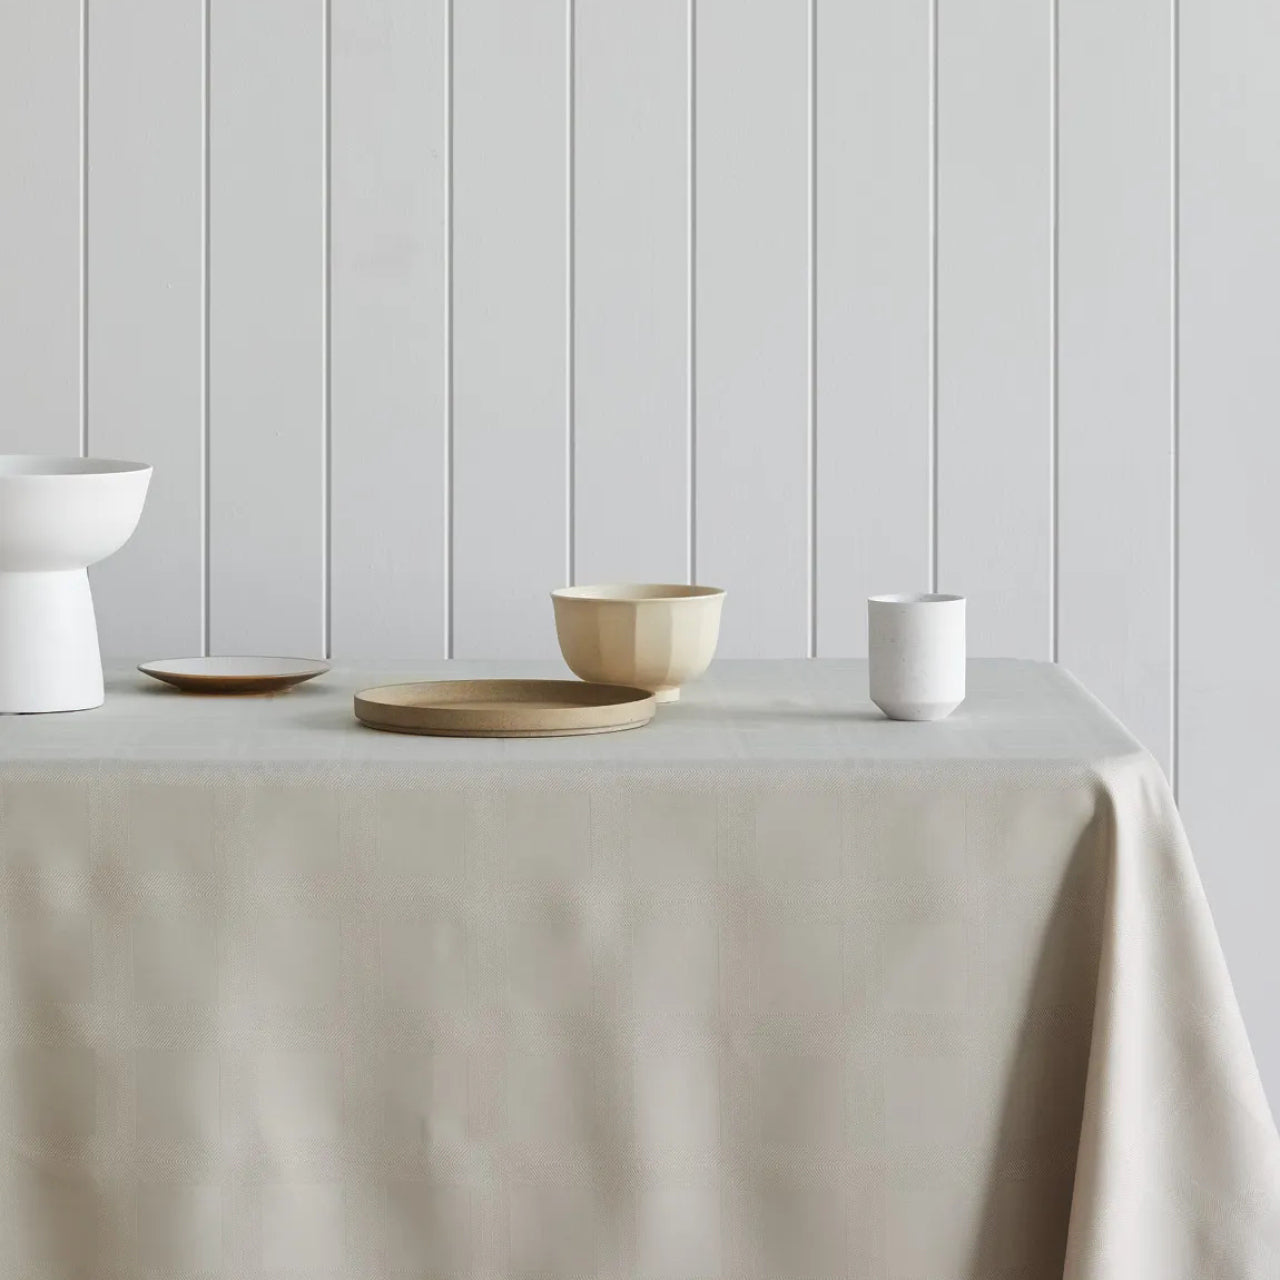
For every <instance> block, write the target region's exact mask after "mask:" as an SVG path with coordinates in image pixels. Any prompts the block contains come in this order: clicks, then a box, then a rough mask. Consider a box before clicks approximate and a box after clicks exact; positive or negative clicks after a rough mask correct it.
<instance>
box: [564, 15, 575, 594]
mask: <svg viewBox="0 0 1280 1280" xmlns="http://www.w3.org/2000/svg"><path fill="white" fill-rule="evenodd" d="M577 17H578V12H577V4H576V3H575V0H565V28H566V29H565V41H566V51H565V53H566V56H565V77H566V80H567V83H566V85H565V248H564V260H565V308H564V314H565V344H564V350H565V388H564V404H565V473H566V474H565V573H566V575H567V576H566V578H565V581H566V582H568V583H569V585H570V586H572V585H573V584H574V583H575V582H576V581H577V578H576V574H575V555H574V551H575V548H574V526H575V523H576V517H577V492H576V485H575V481H576V473H577V459H576V456H575V455H576V453H577V421H576V414H575V412H574V410H575V398H574V383H575V367H574V365H575V361H574V357H575V354H576V348H575V333H576V330H577V325H576V321H575V300H576V294H577V288H576V283H577V281H576V278H575V276H576V273H575V267H576V260H575V253H574V240H575V236H574V228H575V225H576V217H575V215H576V204H575V195H576V184H575V177H576V173H575V166H574V149H575V148H574V141H575V139H574V124H575V114H576V110H577V92H576V87H575V86H576V83H577V76H578V69H577V66H576V59H575V57H574V51H575V47H576V39H575V37H576V32H575V26H576V23H577Z"/></svg>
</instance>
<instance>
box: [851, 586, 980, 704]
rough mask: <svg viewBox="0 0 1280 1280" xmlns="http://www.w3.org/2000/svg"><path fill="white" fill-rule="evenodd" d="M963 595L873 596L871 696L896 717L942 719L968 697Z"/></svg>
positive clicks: (870, 608)
mask: <svg viewBox="0 0 1280 1280" xmlns="http://www.w3.org/2000/svg"><path fill="white" fill-rule="evenodd" d="M964 606H965V600H964V597H963V596H946V595H932V594H930V595H902V596H872V597H871V598H870V599H869V600H868V601H867V622H868V628H869V640H870V664H869V666H870V676H871V701H872V702H874V703H875V704H876V706H877V707H879V708H880V710H881V711H883V712H884V713H885V715H887V716H888V717H889V718H890V719H891V720H942V719H945V718H946V717H947V716H949V715H950V714H951V713H952V712H953V711H954V710H955V709H956V708H957V707H958V706H959V705H960V704H961V703H962V702H963V701H964V690H965V685H964V674H965V621H964V619H965V607H964Z"/></svg>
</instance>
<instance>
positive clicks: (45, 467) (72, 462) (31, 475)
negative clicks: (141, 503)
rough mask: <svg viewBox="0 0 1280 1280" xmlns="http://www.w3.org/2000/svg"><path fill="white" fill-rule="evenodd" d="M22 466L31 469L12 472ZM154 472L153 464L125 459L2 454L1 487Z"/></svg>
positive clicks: (0, 468) (70, 455)
mask: <svg viewBox="0 0 1280 1280" xmlns="http://www.w3.org/2000/svg"><path fill="white" fill-rule="evenodd" d="M14 463H16V464H18V465H19V466H21V467H24V468H29V469H24V470H17V471H10V470H8V469H7V468H8V466H10V465H12V464H14ZM151 470H152V466H151V463H149V462H129V461H127V460H126V459H124V458H95V457H92V456H91V457H83V456H76V455H74V454H58V453H0V483H3V482H5V481H11V480H93V479H100V478H101V477H103V476H120V475H137V474H138V473H140V472H149V471H151Z"/></svg>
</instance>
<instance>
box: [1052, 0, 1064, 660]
mask: <svg viewBox="0 0 1280 1280" xmlns="http://www.w3.org/2000/svg"><path fill="white" fill-rule="evenodd" d="M1059 19H1060V5H1059V0H1053V2H1052V4H1051V6H1050V26H1049V657H1050V659H1051V660H1052V661H1053V662H1057V661H1058V653H1059V648H1060V644H1061V635H1060V625H1061V624H1060V607H1061V575H1060V567H1061V551H1060V546H1059V539H1060V532H1061V528H1060V525H1061V522H1060V515H1059V512H1060V493H1059V461H1060V452H1061V423H1060V421H1059V395H1058V348H1059V341H1058V338H1059V300H1058V264H1059V253H1058V248H1059V237H1058V223H1059V181H1058V180H1059V155H1060V138H1059V133H1060V130H1059V127H1058V121H1059V115H1058V108H1059V39H1058V37H1059Z"/></svg>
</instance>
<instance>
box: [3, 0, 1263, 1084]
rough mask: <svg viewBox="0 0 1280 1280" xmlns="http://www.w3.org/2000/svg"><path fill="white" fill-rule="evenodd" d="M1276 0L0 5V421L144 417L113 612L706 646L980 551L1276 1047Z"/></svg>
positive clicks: (372, 640) (792, 624)
mask: <svg viewBox="0 0 1280 1280" xmlns="http://www.w3.org/2000/svg"><path fill="white" fill-rule="evenodd" d="M1277 64H1280V8H1278V7H1277V6H1276V5H1274V4H1273V3H1271V0H945V2H944V3H939V0H901V2H900V3H899V2H896V0H895V3H885V2H884V0H752V2H751V3H749V4H747V3H743V0H644V3H640V2H639V0H636V2H634V3H621V2H619V0H42V2H41V3H39V4H20V3H12V4H7V5H4V6H3V7H0V184H2V187H0V190H2V193H3V200H2V201H0V448H4V449H13V450H28V451H37V450H38V451H46V452H75V451H78V450H80V449H87V450H88V451H90V452H93V453H97V454H108V455H117V456H120V455H123V456H131V457H138V458H143V459H146V460H148V461H151V462H153V463H155V465H156V475H155V481H154V485H153V488H152V492H151V497H150V500H149V503H148V507H147V511H146V514H145V516H144V518H143V522H142V525H141V527H140V529H139V531H138V534H137V536H136V538H135V539H134V540H133V542H132V543H131V544H130V545H129V546H128V547H127V548H126V549H125V551H123V552H122V553H121V554H120V555H119V556H117V557H116V558H115V559H113V560H111V561H109V562H108V563H107V564H105V565H103V566H102V567H101V568H100V569H99V570H98V571H97V572H96V589H97V593H98V606H99V611H100V614H101V620H102V632H103V637H104V642H105V647H106V648H107V649H108V650H109V651H111V652H114V653H118V654H122V655H124V654H128V655H136V656H141V655H143V654H159V653H178V652H184V651H185V652H191V651H199V650H201V649H203V648H206V647H210V648H212V649H214V650H217V651H223V652H232V651H237V650H238V651H268V652H298V653H315V652H321V651H326V650H327V651H329V652H331V653H332V654H334V655H335V656H337V657H340V658H347V659H356V658H371V659H376V658H384V657H392V656H418V657H421V658H423V659H424V660H425V659H434V658H440V657H444V656H449V655H457V656H467V657H476V656H495V657H502V656H515V655H526V654H551V653H554V651H555V643H554V636H553V632H552V626H551V612H550V607H549V603H548V601H547V598H546V592H547V590H548V589H549V588H551V587H553V586H556V585H559V584H561V583H563V582H565V581H568V580H576V581H579V582H583V581H590V580H600V579H611V578H612V579H618V578H623V579H637V578H642V579H643V578H648V579H686V578H689V577H691V576H692V577H695V578H697V579H698V580H700V581H705V582H713V583H716V584H717V585H721V586H725V587H727V588H728V589H729V592H730V596H729V604H728V606H727V609H726V616H725V625H724V635H723V644H722V653H723V654H725V655H726V656H745V655H751V656H769V655H788V656H791V655H802V654H812V653H816V654H818V655H824V654H825V655H837V654H850V653H857V652H859V651H860V650H861V649H862V648H863V646H864V643H865V631H864V623H863V603H862V602H863V598H864V597H865V596H866V595H867V594H868V593H870V592H873V591H876V590H885V589H897V590H904V589H905V590H909V589H914V588H924V587H928V586H930V585H932V584H937V585H938V586H940V587H941V588H943V589H946V590H953V591H963V592H966V593H967V594H969V595H970V597H971V599H972V605H971V614H970V616H971V639H972V648H973V650H974V652H976V653H981V654H1014V655H1023V656H1028V657H1036V658H1054V657H1057V658H1060V659H1061V660H1062V661H1064V662H1066V663H1067V664H1068V665H1070V666H1071V667H1072V668H1073V669H1074V670H1075V671H1077V672H1078V673H1079V674H1080V675H1081V676H1082V677H1083V678H1084V679H1085V680H1086V681H1087V682H1088V683H1089V684H1090V685H1091V686H1092V687H1093V688H1094V689H1095V690H1096V691H1097V692H1098V693H1099V694H1100V695H1101V696H1102V697H1103V698H1104V700H1106V701H1107V702H1108V703H1109V704H1110V705H1111V706H1112V707H1113V708H1114V709H1115V710H1116V711H1117V712H1118V713H1119V714H1120V715H1121V716H1122V717H1123V718H1124V719H1125V720H1126V721H1127V722H1128V723H1129V724H1130V725H1131V726H1132V727H1133V728H1134V729H1135V730H1136V731H1137V732H1138V733H1139V735H1140V736H1141V737H1142V738H1143V739H1144V741H1146V742H1147V744H1148V745H1149V746H1150V747H1151V748H1152V750H1153V751H1154V752H1155V753H1156V754H1157V755H1158V756H1159V757H1160V759H1161V760H1162V761H1163V762H1164V764H1165V765H1166V767H1167V768H1168V769H1169V770H1170V772H1171V773H1172V774H1174V776H1175V778H1176V780H1177V781H1178V783H1179V786H1180V792H1181V795H1182V798H1183V802H1184V807H1185V810H1186V814H1187V819H1188V823H1189V827H1190V830H1191V834H1192V838H1193V841H1194V842H1195V844H1196V846H1197V849H1198V852H1199V857H1200V863H1201V866H1202V868H1203V869H1204V871H1205V877H1206V880H1207V881H1208V884H1209V888H1210V891H1211V897H1212V899H1213V901H1214V904H1215V906H1216V908H1217V910H1218V914H1219V922H1220V925H1221V929H1222V933H1223V937H1224V940H1225V944H1226V947H1227V950H1228V955H1229V959H1230V960H1231V961H1232V963H1233V968H1234V972H1235V974H1236V979H1237V982H1238V985H1239V987H1240V992H1241V996H1242V999H1243V1002H1244V1005H1245V1009H1246V1014H1247V1015H1248V1016H1249V1017H1250V1020H1251V1024H1252V1028H1253V1034H1254V1038H1255V1041H1256V1044H1257V1047H1258V1050H1259V1052H1260V1055H1261V1057H1262V1059H1263V1063H1264V1068H1265V1069H1266V1071H1267V1072H1268V1073H1269V1075H1270V1080H1271V1085H1272V1090H1273V1095H1276V1094H1280V1025H1277V1020H1276V1018H1275V1016H1274V1009H1275V1008H1276V1007H1280V949H1277V944H1276V942H1275V941H1274V932H1275V931H1274V928H1273V927H1272V926H1271V914H1272V906H1271V903H1272V901H1273V900H1274V897H1275V892H1276V890H1277V887H1280V873H1277V872H1276V871H1275V870H1274V861H1275V859H1274V855H1273V849H1272V846H1273V844H1274V839H1273V837H1272V836H1271V835H1270V826H1271V815H1270V811H1269V801H1270V792H1271V790H1272V779H1273V777H1274V776H1275V773H1276V772H1277V768H1278V767H1280V748H1277V747H1276V746H1275V745H1274V743H1273V738H1272V737H1271V735H1269V734H1267V733H1265V732H1262V731H1260V729H1259V728H1258V726H1260V725H1262V724H1267V723H1269V722H1270V720H1271V719H1272V718H1273V717H1272V716H1271V715H1270V714H1269V713H1270V712H1273V711H1278V712H1280V676H1278V675H1277V674H1276V671H1277V667H1276V663H1275V659H1274V653H1275V638H1274V635H1275V626H1276V624H1277V623H1280V590H1278V589H1277V587H1276V586H1275V585H1274V583H1273V582H1272V581H1271V580H1270V577H1269V574H1268V570H1269V569H1270V566H1271V561H1272V555H1271V552H1272V551H1273V549H1274V548H1275V547H1276V545H1277V542H1278V540H1280V517H1277V516H1276V514H1275V510H1276V504H1275V503H1274V501H1272V500H1271V499H1270V482H1271V477H1272V475H1273V473H1274V471H1275V469H1276V465H1277V464H1280V458H1277V456H1276V453H1277V448H1278V446H1277V443H1276V442H1277V440H1278V439H1280V436H1278V435H1277V432H1276V431H1275V429H1274V423H1273V421H1272V420H1273V418H1274V416H1275V414H1274V409H1273V398H1274V390H1273V388H1274V377H1273V373H1272V370H1273V366H1274V363H1275V351H1276V349H1277V338H1278V337H1280V324H1278V323H1277V320H1276V318H1275V315H1276V312H1275V306H1274V299H1275V297H1276V296H1277V295H1278V294H1280V248H1278V247H1277V245H1278V243H1280V242H1277V240H1276V237H1275V234H1274V228H1275V225H1276V218H1277V213H1278V212H1280V210H1278V205H1280V152H1278V151H1277V150H1276V148H1275V147H1274V145H1273V141H1274V139H1273V134H1274V127H1275V122H1276V120H1277V119H1280V90H1278V89H1277V84H1278V83H1280V82H1278V81H1277V79H1276V77H1275V75H1274V67H1275V66H1276V65H1277Z"/></svg>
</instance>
